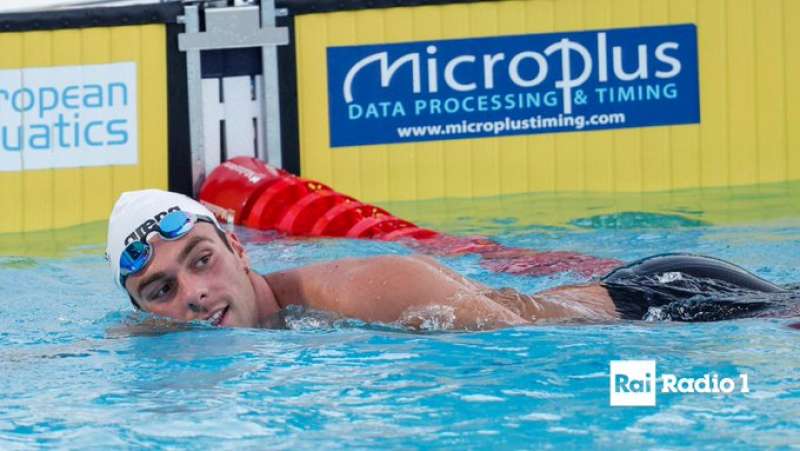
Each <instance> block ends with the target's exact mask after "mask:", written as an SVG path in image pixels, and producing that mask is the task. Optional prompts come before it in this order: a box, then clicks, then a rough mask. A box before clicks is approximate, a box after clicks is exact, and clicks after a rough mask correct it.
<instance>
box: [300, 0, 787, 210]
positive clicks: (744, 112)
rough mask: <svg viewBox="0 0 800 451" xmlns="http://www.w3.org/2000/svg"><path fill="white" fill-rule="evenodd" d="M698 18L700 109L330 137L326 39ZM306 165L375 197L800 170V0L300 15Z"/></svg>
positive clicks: (778, 176)
mask: <svg viewBox="0 0 800 451" xmlns="http://www.w3.org/2000/svg"><path fill="white" fill-rule="evenodd" d="M683 23H693V24H696V25H697V30H698V51H699V70H700V109H701V123H700V124H695V125H682V126H665V127H650V128H640V129H625V130H615V131H591V132H574V133H558V134H547V135H533V136H515V137H502V138H483V139H472V140H454V141H437V142H424V143H416V144H398V145H379V146H366V147H362V148H337V149H336V150H332V149H331V148H330V146H329V138H328V136H329V135H328V110H327V107H328V102H327V98H328V94H327V80H326V76H327V75H326V74H327V70H326V53H325V51H326V50H325V49H326V47H328V46H343V45H358V44H379V43H395V42H410V41H421V40H435V39H448V38H451V39H452V38H468V37H483V36H503V35H515V34H526V33H547V32H559V31H579V30H593V29H604V28H622V27H637V26H650V25H667V24H683ZM295 39H296V45H297V66H298V67H297V76H298V103H299V105H298V108H299V127H300V149H301V155H300V157H301V160H300V161H301V171H302V174H303V175H304V176H307V177H310V178H313V179H318V180H320V181H322V182H324V183H328V184H331V185H332V186H334V187H336V189H337V190H340V191H343V192H345V193H347V194H350V195H353V196H356V197H358V198H360V199H363V200H366V201H395V200H412V199H430V198H440V197H479V196H490V195H497V194H510V193H522V192H562V191H563V192H566V191H593V192H641V191H660V190H670V189H680V188H697V187H725V186H735V185H748V184H755V183H768V182H778V181H785V180H800V85H798V83H797V81H798V80H800V52H798V51H797V49H798V48H800V1H797V0H527V1H521V0H520V1H494V2H482V3H470V4H453V5H446V6H425V7H409V8H390V9H373V10H361V11H355V12H337V13H324V14H310V15H303V16H298V17H297V18H296V32H295Z"/></svg>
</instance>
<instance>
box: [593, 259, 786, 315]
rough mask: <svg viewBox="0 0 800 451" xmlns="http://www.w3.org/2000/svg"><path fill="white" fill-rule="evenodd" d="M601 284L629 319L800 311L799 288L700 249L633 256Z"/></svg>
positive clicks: (769, 313)
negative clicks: (699, 252)
mask: <svg viewBox="0 0 800 451" xmlns="http://www.w3.org/2000/svg"><path fill="white" fill-rule="evenodd" d="M602 285H603V286H604V287H605V288H606V289H607V290H608V292H609V294H610V295H611V299H612V300H613V301H614V304H615V305H616V307H617V311H618V312H619V313H620V315H621V317H622V318H623V319H628V320H642V319H647V320H672V321H721V320H729V319H738V318H753V317H781V316H791V315H797V314H798V313H800V291H797V290H795V289H793V288H791V287H785V288H783V287H780V286H777V285H775V284H773V283H771V282H769V281H767V280H764V279H762V278H760V277H758V276H756V275H755V274H752V273H750V272H748V271H747V270H745V269H743V268H740V267H738V266H736V265H733V264H731V263H728V262H725V261H723V260H719V259H716V258H711V257H704V256H699V255H691V254H664V255H657V256H654V257H648V258H645V259H642V260H638V261H636V262H634V263H631V264H629V265H627V266H624V267H622V268H618V269H616V270H614V271H613V272H611V273H610V274H608V275H607V276H605V277H604V278H603V279H602Z"/></svg>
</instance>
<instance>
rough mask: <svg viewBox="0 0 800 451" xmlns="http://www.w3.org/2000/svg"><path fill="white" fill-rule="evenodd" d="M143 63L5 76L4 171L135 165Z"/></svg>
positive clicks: (0, 108) (1, 75) (0, 151)
mask: <svg viewBox="0 0 800 451" xmlns="http://www.w3.org/2000/svg"><path fill="white" fill-rule="evenodd" d="M137 99H138V96H137V90H136V64H135V63H132V62H130V63H114V64H98V65H91V66H64V67H47V68H26V69H13V70H0V171H21V170H33V169H49V168H74V167H88V166H110V165H135V164H137V162H138V149H139V142H138V141H139V140H138V123H137V118H138V116H137V102H138V100H137Z"/></svg>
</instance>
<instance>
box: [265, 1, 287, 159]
mask: <svg viewBox="0 0 800 451" xmlns="http://www.w3.org/2000/svg"><path fill="white" fill-rule="evenodd" d="M261 27H262V28H267V27H270V28H272V27H275V1H274V0H261ZM261 65H262V69H261V74H262V75H261V82H262V85H261V86H262V92H263V93H264V96H263V97H264V98H263V99H262V101H261V118H262V125H263V126H262V127H261V129H262V130H263V132H262V141H261V142H263V143H264V149H265V150H266V155H259V157H260V158H261V159H262V160H266V161H268V162H269V164H271V165H272V166H276V167H279V168H280V167H283V157H282V153H281V105H280V98H279V91H278V47H276V46H273V45H265V46H262V47H261Z"/></svg>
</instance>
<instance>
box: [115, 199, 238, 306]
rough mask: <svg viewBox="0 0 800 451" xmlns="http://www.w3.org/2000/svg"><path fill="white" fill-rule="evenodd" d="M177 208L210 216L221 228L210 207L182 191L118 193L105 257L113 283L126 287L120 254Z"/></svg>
mask: <svg viewBox="0 0 800 451" xmlns="http://www.w3.org/2000/svg"><path fill="white" fill-rule="evenodd" d="M175 210H181V211H184V212H187V213H194V214H196V215H199V216H207V217H209V218H211V220H212V221H214V225H215V226H217V228H218V229H220V230H222V228H221V227H220V225H219V222H217V218H215V217H214V215H213V214H212V213H211V211H209V210H208V208H206V207H205V206H203V204H201V203H200V202H197V201H196V200H194V199H192V198H190V197H187V196H184V195H183V194H178V193H171V192H169V191H162V190H158V189H146V190H141V191H129V192H127V193H122V195H120V196H119V199H117V203H116V204H114V209H113V210H112V211H111V217H109V218H108V240H107V243H106V260H108V262H109V264H110V265H111V272H112V274H113V276H114V283H116V284H117V286H118V287H120V288H122V289H123V290H124V289H125V287H123V286H122V285H120V281H119V272H120V268H119V257H120V254H122V251H123V250H125V246H127V245H128V244H130V243H131V242H133V241H136V240H140V239H142V237H144V236H145V235H146V234H147V233H149V232H150V231H152V230H153V229H154V228H155V226H156V224H158V221H159V220H160V219H161V218H162V217H163V216H164V215H166V214H167V213H169V212H171V211H175Z"/></svg>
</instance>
